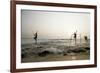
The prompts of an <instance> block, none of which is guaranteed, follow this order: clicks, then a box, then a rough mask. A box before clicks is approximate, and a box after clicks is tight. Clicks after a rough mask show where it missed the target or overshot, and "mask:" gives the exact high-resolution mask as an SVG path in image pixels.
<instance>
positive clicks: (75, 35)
mask: <svg viewBox="0 0 100 73" xmlns="http://www.w3.org/2000/svg"><path fill="white" fill-rule="evenodd" d="M74 40H75V45H76V43H77V30H76V32H74Z"/></svg>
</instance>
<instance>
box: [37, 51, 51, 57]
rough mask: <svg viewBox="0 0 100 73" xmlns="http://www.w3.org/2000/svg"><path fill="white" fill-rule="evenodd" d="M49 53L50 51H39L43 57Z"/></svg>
mask: <svg viewBox="0 0 100 73" xmlns="http://www.w3.org/2000/svg"><path fill="white" fill-rule="evenodd" d="M48 54H50V52H49V51H43V52H41V53H38V55H39V56H41V57H44V56H46V55H48Z"/></svg>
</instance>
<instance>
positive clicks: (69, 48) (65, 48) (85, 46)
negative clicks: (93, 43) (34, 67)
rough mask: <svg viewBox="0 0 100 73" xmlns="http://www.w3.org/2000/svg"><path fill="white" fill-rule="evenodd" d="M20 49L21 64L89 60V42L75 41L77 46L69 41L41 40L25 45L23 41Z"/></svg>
mask: <svg viewBox="0 0 100 73" xmlns="http://www.w3.org/2000/svg"><path fill="white" fill-rule="evenodd" d="M30 40H31V39H30ZM21 47H22V49H21V62H22V63H27V62H49V61H72V60H89V59H90V43H89V40H88V42H86V41H84V40H81V42H80V40H77V44H74V41H73V40H72V41H70V39H48V40H44V39H42V40H38V43H37V44H35V42H34V41H32V40H31V41H28V42H26V43H25V41H24V43H22V45H21Z"/></svg>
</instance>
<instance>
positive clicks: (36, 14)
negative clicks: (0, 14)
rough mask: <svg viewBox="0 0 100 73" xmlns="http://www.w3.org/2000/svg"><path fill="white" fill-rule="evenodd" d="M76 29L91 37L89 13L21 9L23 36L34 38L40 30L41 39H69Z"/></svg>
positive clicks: (78, 32)
mask: <svg viewBox="0 0 100 73" xmlns="http://www.w3.org/2000/svg"><path fill="white" fill-rule="evenodd" d="M76 30H77V34H78V35H80V34H81V35H82V36H84V35H86V36H88V37H89V34H90V14H89V13H79V12H76V13H74V12H60V11H58V12H53V11H52V12H51V11H35V10H21V37H22V38H32V37H33V35H34V33H36V32H38V38H39V39H68V38H70V37H71V35H72V34H73V33H74V32H75V31H76Z"/></svg>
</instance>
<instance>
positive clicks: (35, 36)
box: [34, 32, 38, 44]
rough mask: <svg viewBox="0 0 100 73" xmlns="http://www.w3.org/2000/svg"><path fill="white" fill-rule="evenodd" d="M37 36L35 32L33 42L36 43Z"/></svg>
mask: <svg viewBox="0 0 100 73" xmlns="http://www.w3.org/2000/svg"><path fill="white" fill-rule="evenodd" d="M37 37H38V34H37V32H36V33H35V34H34V40H35V44H37Z"/></svg>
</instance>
